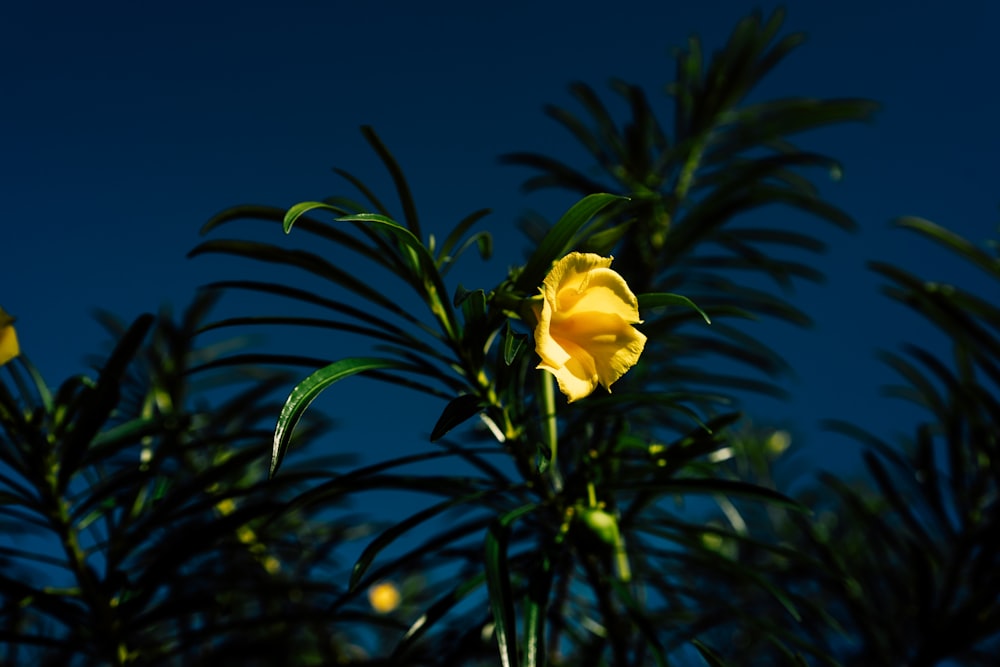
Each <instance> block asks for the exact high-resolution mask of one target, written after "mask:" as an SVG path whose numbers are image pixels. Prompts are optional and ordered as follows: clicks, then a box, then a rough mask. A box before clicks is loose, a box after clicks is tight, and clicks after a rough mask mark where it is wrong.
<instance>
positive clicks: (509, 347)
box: [503, 322, 528, 366]
mask: <svg viewBox="0 0 1000 667" xmlns="http://www.w3.org/2000/svg"><path fill="white" fill-rule="evenodd" d="M527 340H528V336H527V335H526V334H519V333H517V332H515V331H514V328H513V327H511V326H510V322H507V326H506V327H505V329H504V334H503V361H504V363H505V364H507V365H508V366H510V365H511V364H512V363H514V359H516V358H517V353H518V352H520V351H521V348H523V347H524V343H525V341H527Z"/></svg>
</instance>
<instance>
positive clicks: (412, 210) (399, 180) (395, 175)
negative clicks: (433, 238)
mask: <svg viewBox="0 0 1000 667" xmlns="http://www.w3.org/2000/svg"><path fill="white" fill-rule="evenodd" d="M361 134H363V135H364V137H365V139H367V140H368V144H369V145H370V146H371V147H372V148H374V149H375V152H376V153H378V156H379V157H380V158H381V159H382V163H383V164H384V165H385V167H386V169H388V170H389V175H390V176H392V182H393V183H394V184H395V186H396V194H397V195H398V196H399V203H400V204H402V206H403V219H404V220H406V224H407V226H408V227H409V228H410V231H411V232H413V235H414V236H415V237H417V238H418V239H419V238H420V236H421V234H420V221H419V219H418V218H417V207H416V204H415V203H414V201H413V194H412V193H411V192H410V186H409V184H407V182H406V177H405V176H404V175H403V170H402V169H401V168H400V166H399V163H398V162H396V158H395V157H393V155H392V153H390V152H389V149H388V148H386V147H385V144H383V143H382V140H381V139H380V138H379V136H378V135H377V134H375V130H373V129H372V128H371V126H369V125H363V126H362V127H361Z"/></svg>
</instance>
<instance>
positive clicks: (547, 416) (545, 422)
mask: <svg viewBox="0 0 1000 667" xmlns="http://www.w3.org/2000/svg"><path fill="white" fill-rule="evenodd" d="M541 385H542V386H541V399H542V436H543V437H544V439H545V446H546V447H547V448H548V450H549V466H548V473H549V479H550V480H551V481H552V488H553V489H554V490H555V492H556V493H559V492H560V491H562V485H563V483H562V475H560V474H559V468H558V466H557V455H558V453H559V423H558V421H557V419H556V393H555V389H554V388H553V379H552V374H551V373H549V372H547V371H542V379H541Z"/></svg>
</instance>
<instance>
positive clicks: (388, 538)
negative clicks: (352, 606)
mask: <svg viewBox="0 0 1000 667" xmlns="http://www.w3.org/2000/svg"><path fill="white" fill-rule="evenodd" d="M491 493H494V492H492V491H477V492H475V493H472V494H469V495H467V496H461V497H459V498H452V499H449V500H445V501H443V502H440V503H437V504H436V505H432V506H431V507H428V508H427V509H425V510H421V511H419V512H417V513H416V514H414V515H412V516H410V517H408V518H406V519H404V520H403V521H400V522H399V523H396V524H394V525H392V526H391V527H389V528H387V529H386V530H385V531H383V532H382V533H380V534H379V535H378V537H376V538H375V539H374V540H372V541H371V543H370V544H368V546H366V547H365V549H364V551H362V552H361V555H360V556H358V560H357V562H355V563H354V568H353V569H352V570H351V580H350V583H349V584H348V588H349V589H350V590H352V591H353V590H354V589H355V587H357V585H358V583H359V582H360V581H361V578H362V577H363V576H365V573H366V572H367V571H368V568H369V567H370V566H371V564H372V561H374V560H375V557H376V556H378V554H379V553H380V552H381V551H382V550H383V549H385V548H386V547H387V546H389V545H390V544H392V543H393V542H395V541H396V540H397V539H399V538H400V537H401V536H402V535H403V534H404V533H406V532H408V531H410V530H413V529H414V528H416V527H417V526H419V525H420V524H422V523H425V522H427V521H430V520H431V519H433V518H434V517H436V516H438V515H439V514H441V513H442V512H445V511H447V510H449V509H451V508H453V507H455V506H457V505H462V504H464V503H467V502H470V501H473V500H478V499H480V498H483V497H484V496H487V495H490V494H491Z"/></svg>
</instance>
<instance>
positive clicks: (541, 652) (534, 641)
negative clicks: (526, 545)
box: [524, 555, 552, 667]
mask: <svg viewBox="0 0 1000 667" xmlns="http://www.w3.org/2000/svg"><path fill="white" fill-rule="evenodd" d="M551 588H552V561H551V560H550V558H549V557H548V555H543V556H542V559H541V562H540V563H539V564H538V565H537V566H536V570H535V572H534V574H533V575H532V577H531V581H530V583H529V585H528V594H527V595H526V596H525V600H524V667H545V663H546V662H547V660H546V654H545V612H546V610H547V609H548V602H549V592H550V590H551Z"/></svg>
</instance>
